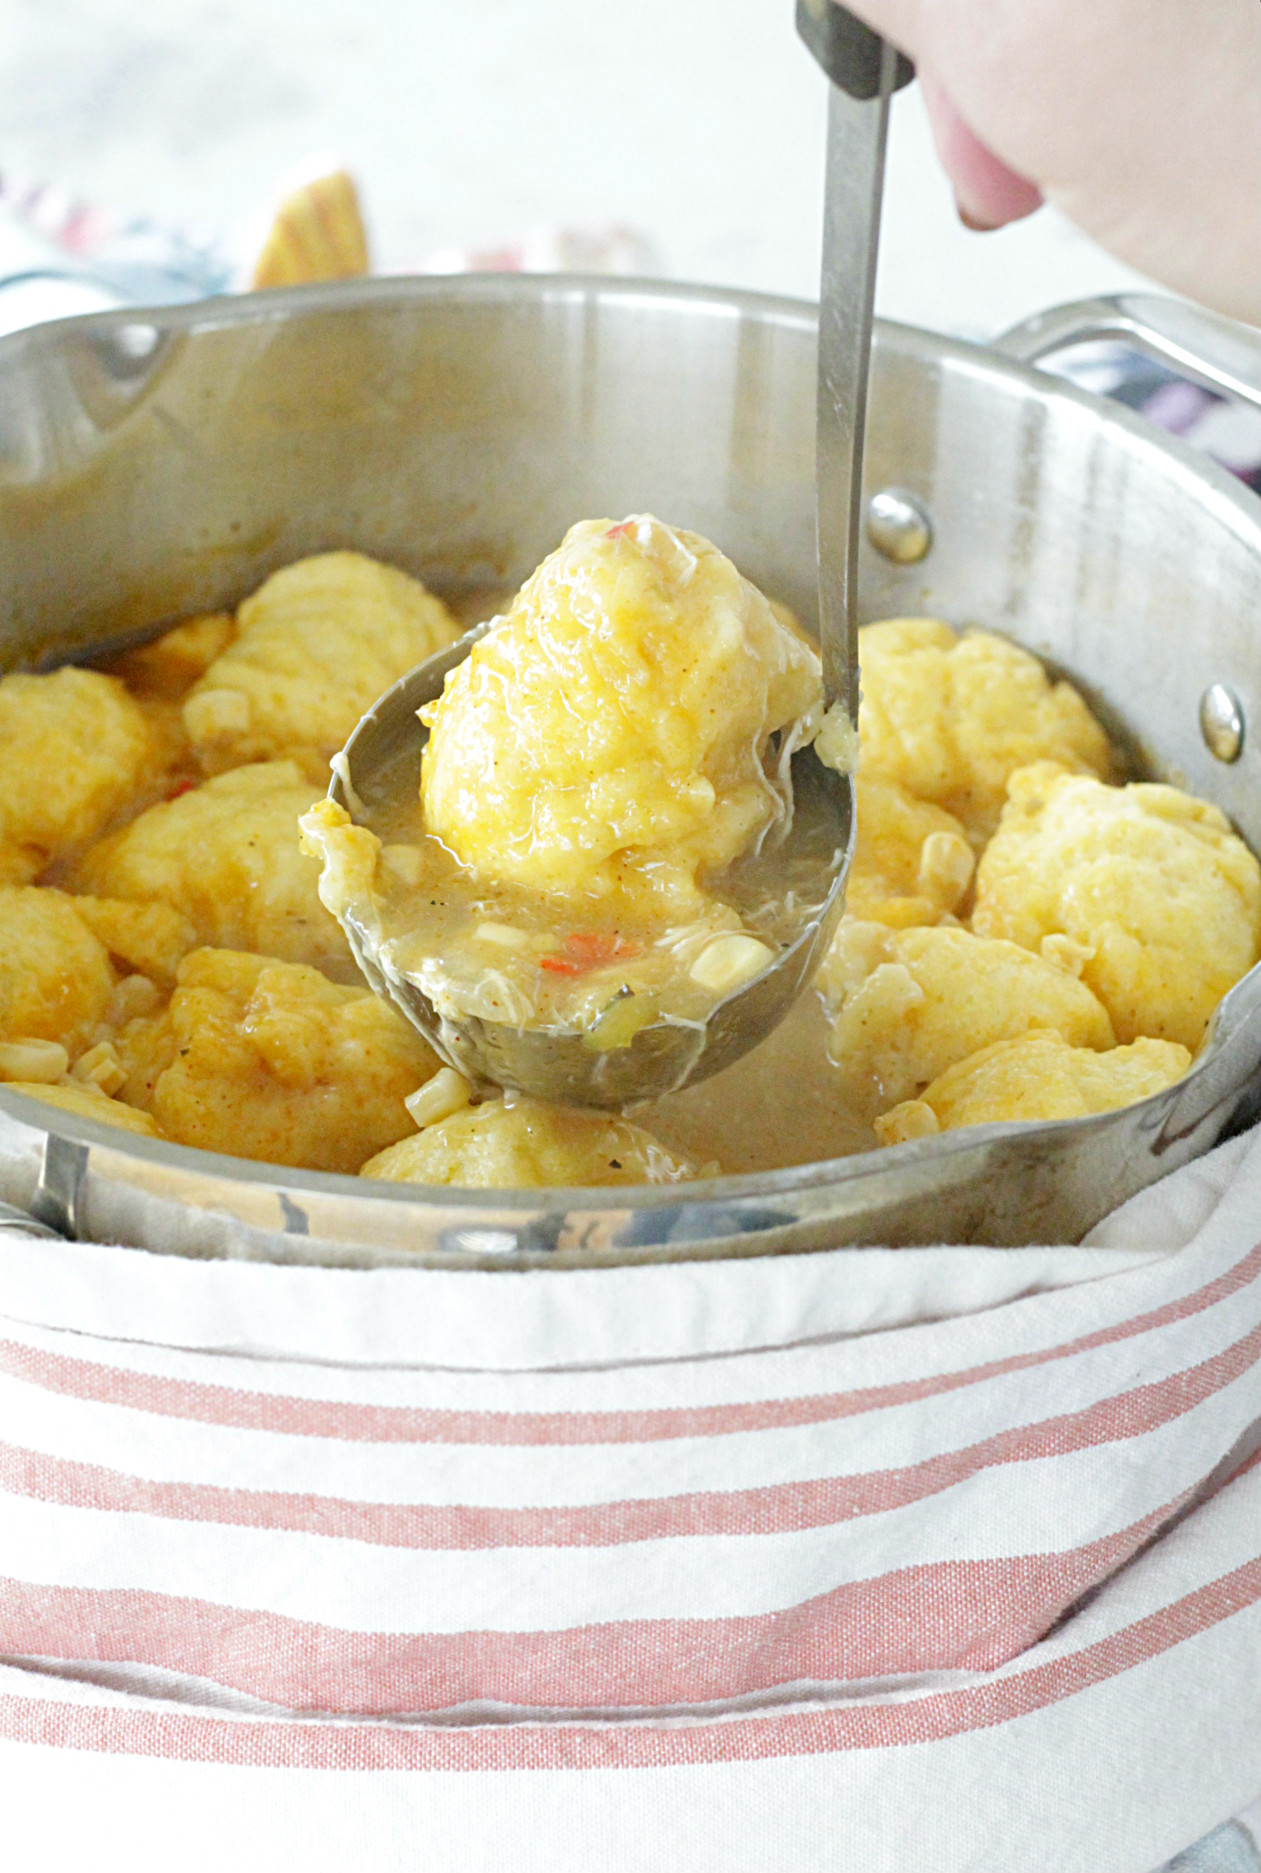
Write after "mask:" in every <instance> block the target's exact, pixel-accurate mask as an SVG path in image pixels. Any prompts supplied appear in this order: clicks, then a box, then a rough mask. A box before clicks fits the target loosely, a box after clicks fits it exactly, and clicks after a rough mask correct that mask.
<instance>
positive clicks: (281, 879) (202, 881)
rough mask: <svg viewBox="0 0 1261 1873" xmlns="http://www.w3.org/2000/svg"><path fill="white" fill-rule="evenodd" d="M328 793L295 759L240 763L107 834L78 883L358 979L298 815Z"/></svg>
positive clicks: (216, 944) (211, 934) (212, 933)
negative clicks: (301, 837) (161, 907)
mask: <svg viewBox="0 0 1261 1873" xmlns="http://www.w3.org/2000/svg"><path fill="white" fill-rule="evenodd" d="M322 798H323V790H322V789H321V788H319V787H316V786H313V785H311V783H310V782H308V781H306V780H304V779H303V778H302V774H301V772H300V770H299V769H298V767H297V766H296V765H295V764H294V763H293V762H292V761H264V762H259V763H257V764H255V765H252V766H249V767H239V768H235V769H233V771H232V772H231V773H228V774H220V775H218V776H217V777H216V778H215V779H214V780H209V781H206V782H205V783H204V785H202V786H200V787H196V788H194V789H192V791H191V792H189V793H185V794H181V795H180V796H179V798H178V799H175V800H168V801H164V802H163V803H162V804H161V805H159V806H153V807H150V808H149V810H148V811H147V812H145V813H141V814H140V815H139V817H138V818H136V819H134V820H132V822H131V823H130V825H128V826H124V827H123V828H122V829H121V831H119V832H116V833H113V834H111V835H110V836H109V837H108V838H106V839H103V840H101V841H100V843H99V844H98V845H96V846H94V847H92V849H91V850H90V851H89V852H88V853H86V855H85V856H84V858H83V859H82V861H81V862H80V864H79V865H78V866H77V868H76V870H75V872H74V874H73V878H72V882H73V884H74V886H75V888H76V889H77V890H82V891H86V892H89V893H92V894H94V895H97V896H101V897H111V898H130V899H133V900H138V901H140V902H155V901H156V902H159V903H163V904H168V905H171V906H172V907H173V908H174V909H175V910H177V911H178V912H179V913H180V914H181V916H183V917H186V918H187V919H188V920H189V922H190V923H191V925H192V927H193V930H194V932H195V936H196V941H197V942H198V943H200V944H203V945H209V946H211V947H213V948H217V949H241V950H255V951H258V952H259V953H260V954H261V955H264V956H274V957H277V958H279V959H280V960H282V961H285V962H303V963H310V964H312V965H313V966H314V967H316V968H322V969H327V970H331V971H332V972H333V973H335V974H338V975H340V976H344V977H345V978H347V979H349V980H357V979H358V978H357V976H356V975H355V971H354V965H353V963H352V962H351V959H350V952H349V950H348V949H347V947H346V940H345V938H344V937H343V936H342V933H341V931H340V929H339V928H338V926H337V922H336V920H335V918H333V917H331V916H330V915H329V913H328V912H327V911H326V910H325V909H324V906H323V905H322V904H321V903H320V899H319V867H318V866H317V865H315V864H314V863H313V862H312V861H311V860H310V859H309V858H306V857H305V856H304V855H303V854H302V853H301V852H300V851H299V849H298V816H299V814H301V813H304V812H305V811H306V810H307V808H308V807H310V806H312V805H314V803H315V802H316V801H317V800H319V799H322Z"/></svg>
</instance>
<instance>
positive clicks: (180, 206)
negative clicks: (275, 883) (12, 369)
mask: <svg viewBox="0 0 1261 1873" xmlns="http://www.w3.org/2000/svg"><path fill="white" fill-rule="evenodd" d="M824 90H825V86H824V81H823V79H822V75H821V74H820V73H819V72H818V70H817V69H816V68H815V66H814V65H813V64H812V62H811V60H810V59H809V57H808V55H807V54H806V53H805V51H804V49H803V48H802V47H801V46H800V45H799V43H798V41H797V38H796V35H795V32H794V30H793V24H792V5H791V0H621V3H620V4H609V3H608V0H606V3H605V4H603V5H599V4H597V5H592V4H590V0H465V3H464V4H461V0H0V169H3V170H4V171H5V172H6V173H8V174H13V173H18V174H21V175H24V176H26V177H28V178H39V179H44V180H53V181H56V182H59V183H61V184H63V185H64V186H66V187H67V188H68V189H69V190H71V191H72V192H73V193H77V194H79V195H82V196H85V197H87V198H88V199H91V200H96V201H101V202H105V203H108V204H111V205H113V206H115V207H117V208H119V209H123V210H135V211H137V212H143V213H148V214H151V215H154V216H157V217H160V218H162V219H164V220H168V221H172V222H175V223H177V224H186V223H189V222H193V223H196V224H199V225H201V226H203V227H208V228H211V229H217V230H222V231H225V232H228V231H235V232H236V236H237V238H239V235H240V229H241V227H242V224H243V223H245V222H246V221H247V220H248V219H249V217H250V216H251V214H254V215H256V214H257V212H258V210H259V208H260V204H261V203H262V202H263V201H265V200H266V199H267V198H268V197H269V195H271V194H273V193H274V191H275V188H276V186H277V184H278V183H279V181H280V179H281V177H282V176H283V175H284V173H285V172H286V171H287V170H288V169H290V168H291V166H292V165H294V164H296V163H301V162H303V161H305V160H306V159H308V158H311V157H313V156H315V155H317V154H319V153H321V152H325V151H327V152H329V153H331V154H332V155H334V156H337V157H339V158H341V159H342V160H343V161H344V162H345V163H346V164H347V165H348V166H349V167H350V168H351V170H352V171H353V173H354V174H355V175H356V177H357V179H358V180H359V182H360V185H361V190H362V194H363V197H364V201H365V205H366V209H367V213H368V216H369V218H370V221H371V231H372V235H373V243H374V250H375V258H376V261H377V264H378V265H379V266H381V267H383V268H387V269H390V270H408V269H411V268H413V267H415V266H417V265H419V264H421V263H423V262H424V261H425V260H426V258H427V257H428V256H430V255H431V254H432V253H433V252H434V251H435V250H437V249H442V248H449V247H451V246H462V247H468V246H475V247H491V246H495V245H498V244H501V243H504V242H509V241H512V240H514V239H516V238H518V237H520V236H522V235H525V234H528V233H529V232H530V231H531V230H533V229H537V228H540V227H547V226H556V225H558V224H559V225H562V226H569V227H576V228H588V227H597V226H600V225H602V224H606V223H609V222H620V223H624V224H626V225H628V226H629V227H631V228H633V229H634V230H635V231H636V232H637V233H639V234H641V235H642V236H644V237H645V238H646V239H647V241H648V242H649V244H650V246H651V248H652V250H653V252H654V254H655V256H656V260H657V269H656V270H658V271H660V272H662V273H666V274H669V275H671V276H674V277H678V278H687V279H696V280H705V281H711V282H717V283H723V284H731V285H739V286H747V287H755V288H760V289H763V290H767V291H772V292H784V293H792V294H798V295H802V296H808V297H813V296H814V294H815V287H816V279H817V270H818V247H819V223H820V211H821V197H822V163H823V132H824ZM1136 281H1137V276H1136V275H1134V274H1133V273H1131V272H1130V271H1129V270H1128V269H1127V268H1125V267H1123V266H1121V265H1120V264H1119V263H1117V262H1115V261H1113V260H1112V259H1110V258H1109V257H1108V256H1107V255H1106V254H1104V253H1102V252H1101V251H1100V249H1099V248H1097V247H1096V246H1094V245H1093V243H1091V242H1090V241H1088V240H1087V239H1086V238H1085V237H1084V236H1082V235H1080V234H1078V233H1077V232H1076V230H1075V229H1073V228H1072V227H1070V226H1069V225H1068V224H1067V223H1066V222H1065V221H1063V220H1062V219H1061V218H1059V217H1058V216H1056V215H1054V214H1052V213H1050V212H1049V211H1043V212H1042V213H1041V214H1039V215H1038V216H1036V217H1035V218H1034V219H1033V220H1031V221H1028V222H1025V223H1022V224H1021V225H1019V226H1017V227H1013V228H1011V229H1008V230H1004V231H1003V232H1002V233H999V234H990V235H983V234H970V233H968V232H967V231H966V230H965V229H964V228H963V227H962V226H961V225H960V224H959V222H958V221H957V219H956V217H955V215H954V211H953V205H952V202H951V198H950V194H949V190H948V188H947V186H946V184H945V182H944V180H943V178H942V177H941V175H940V173H939V171H938V169H937V166H936V163H935V160H934V158H933V155H932V150H931V142H930V138H929V133H928V128H927V124H926V122H925V119H924V114H923V109H922V106H921V104H920V101H919V96H918V92H917V90H915V89H912V90H911V91H910V92H908V93H905V94H903V96H902V97H900V98H899V99H898V101H897V104H896V105H895V119H894V131H893V138H892V144H891V150H890V175H889V191H888V205H887V210H886V221H885V237H884V247H883V256H882V267H881V280H880V291H879V305H880V310H881V311H882V312H884V313H885V314H886V315H887V316H889V317H893V318H900V319H907V320H910V321H913V322H915V323H918V324H923V325H928V326H932V327H935V328H937V329H939V330H944V331H954V332H960V333H965V334H969V335H977V336H983V335H989V334H991V333H993V332H995V331H998V330H1001V329H1002V328H1003V327H1004V326H1005V325H1007V324H1009V323H1011V322H1013V321H1014V320H1015V319H1017V318H1020V317H1022V316H1024V315H1025V314H1027V313H1029V312H1031V311H1034V310H1037V309H1038V308H1040V307H1042V306H1045V305H1049V304H1052V303H1054V302H1056V301H1057V300H1063V299H1068V298H1073V297H1077V296H1080V295H1084V294H1087V293H1092V292H1098V291H1115V290H1118V289H1120V288H1121V287H1123V286H1126V285H1132V284H1135V283H1136Z"/></svg>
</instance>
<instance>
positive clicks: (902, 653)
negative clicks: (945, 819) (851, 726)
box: [858, 618, 1111, 843]
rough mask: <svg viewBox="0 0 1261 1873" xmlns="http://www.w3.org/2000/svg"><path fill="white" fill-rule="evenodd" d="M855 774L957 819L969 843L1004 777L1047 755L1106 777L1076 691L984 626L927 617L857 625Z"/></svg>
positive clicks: (984, 823)
mask: <svg viewBox="0 0 1261 1873" xmlns="http://www.w3.org/2000/svg"><path fill="white" fill-rule="evenodd" d="M858 649H859V657H860V660H861V664H862V707H861V709H860V711H859V718H858V731H859V736H860V738H861V742H862V759H863V771H864V772H865V773H866V774H867V775H869V776H874V777H875V778H878V779H880V780H892V781H896V782H897V783H898V784H899V786H902V787H905V789H906V791H907V792H908V793H911V794H914V795H915V797H916V799H918V800H932V801H935V802H936V804H937V805H938V806H942V807H945V809H946V811H947V812H949V813H953V814H954V816H955V818H956V819H959V820H962V821H963V824H964V825H965V826H966V827H967V829H968V832H969V834H970V835H971V837H972V838H973V839H974V841H976V842H978V843H980V842H982V841H984V840H985V839H986V838H988V837H989V835H990V833H991V832H993V830H994V827H995V826H996V825H997V823H998V815H999V813H1000V811H1001V809H1002V804H1003V797H1004V790H1005V788H1006V785H1007V777H1008V775H1009V774H1011V773H1012V771H1013V770H1014V769H1015V768H1018V767H1024V766H1026V765H1027V763H1029V762H1030V761H1038V760H1042V759H1044V758H1046V759H1049V760H1055V761H1060V762H1062V763H1063V765H1064V766H1065V767H1069V768H1073V769H1077V770H1080V771H1084V772H1086V773H1091V774H1097V775H1101V776H1103V777H1105V778H1106V777H1107V776H1108V775H1109V774H1110V772H1111V753H1110V750H1109V747H1108V738H1107V736H1106V735H1105V734H1104V731H1103V729H1102V728H1101V726H1100V725H1099V723H1098V722H1097V721H1096V720H1095V718H1094V716H1093V715H1092V714H1091V713H1090V710H1089V709H1088V708H1087V707H1086V704H1085V703H1084V702H1083V701H1082V698H1081V697H1080V696H1079V695H1078V693H1077V691H1076V690H1075V689H1073V688H1072V686H1071V685H1070V684H1068V683H1054V682H1052V680H1051V679H1050V677H1048V675H1047V673H1046V671H1045V670H1044V669H1043V668H1042V665H1041V664H1040V663H1039V662H1038V660H1037V658H1036V657H1033V656H1031V655H1030V654H1029V652H1028V651H1027V650H1022V649H1021V648H1020V646H1019V645H1017V644H1012V643H1010V642H1008V640H1007V639H1006V638H1002V637H995V636H994V635H993V634H992V633H991V632H989V631H969V632H967V634H966V635H965V636H962V637H959V636H957V635H956V634H955V632H954V631H952V630H951V629H950V626H949V625H947V624H942V623H941V622H940V620H938V619H936V618H889V619H886V620H884V622H882V623H880V624H869V625H867V626H866V628H865V629H864V630H862V631H861V632H860V633H859V639H858Z"/></svg>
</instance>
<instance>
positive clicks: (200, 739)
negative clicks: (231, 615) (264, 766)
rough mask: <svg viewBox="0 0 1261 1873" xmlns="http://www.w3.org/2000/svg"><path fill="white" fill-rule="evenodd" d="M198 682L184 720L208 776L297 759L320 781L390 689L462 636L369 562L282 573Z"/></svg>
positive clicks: (316, 562) (338, 559) (326, 561)
mask: <svg viewBox="0 0 1261 1873" xmlns="http://www.w3.org/2000/svg"><path fill="white" fill-rule="evenodd" d="M236 623H237V632H236V637H235V639H234V640H233V641H232V642H231V643H230V644H228V646H227V648H226V649H225V650H224V651H223V652H222V653H221V654H220V655H219V656H217V657H216V658H215V659H214V661H213V663H211V664H210V666H209V667H208V669H207V670H206V672H205V674H204V675H203V676H202V677H200V678H199V680H198V681H197V682H196V683H195V684H194V685H193V687H192V689H191V690H190V691H189V694H188V697H187V699H186V700H185V703H184V722H185V725H186V727H187V729H188V734H189V738H190V740H191V741H192V743H193V746H194V747H195V748H196V749H197V752H198V754H199V755H200V757H201V760H202V762H203V764H204V765H205V766H206V767H207V768H208V769H209V770H210V771H212V772H215V771H218V770H221V769H223V768H228V767H235V766H237V765H239V764H240V763H242V762H246V761H265V760H270V759H273V758H275V757H278V756H284V755H290V756H293V757H294V758H295V759H298V760H300V761H301V762H302V763H303V765H304V767H305V768H306V769H307V770H308V771H310V772H312V773H314V771H315V770H316V768H318V767H319V766H320V764H322V763H327V761H328V760H329V757H330V756H331V755H334V754H335V753H336V752H337V750H338V749H339V748H340V747H341V746H342V744H343V742H345V741H346V740H347V739H348V737H349V736H350V733H351V731H352V729H353V728H354V726H355V724H356V722H357V721H358V720H359V718H360V716H361V715H363V714H364V712H365V711H366V710H367V709H369V708H370V707H371V706H372V704H373V703H374V702H375V701H376V699H377V697H378V696H380V695H381V694H382V693H383V692H384V691H385V690H387V689H388V688H389V687H390V685H391V683H394V682H396V681H397V680H398V678H399V677H400V676H404V675H406V673H407V671H408V670H410V669H412V667H413V666H414V665H415V664H418V663H423V662H424V660H425V658H426V657H430V656H432V655H433V653H434V651H436V650H441V649H442V648H443V646H444V645H445V644H450V643H453V642H454V640H455V639H456V638H457V637H458V636H459V635H460V627H459V625H458V624H457V623H456V621H455V619H454V618H453V617H452V616H451V614H450V612H449V611H448V610H447V608H446V606H445V605H444V604H443V603H442V602H441V600H439V599H437V598H434V597H433V596H432V594H431V593H429V592H427V591H426V590H425V588H424V586H423V585H422V584H421V583H420V581H419V580H418V579H412V578H409V577H408V575H407V574H406V573H405V572H399V571H398V570H397V569H396V568H395V567H393V566H385V565H382V564H381V562H380V561H379V560H375V559H369V558H367V556H366V555H365V554H363V553H318V554H316V555H315V556H314V557H312V558H310V559H299V560H297V561H296V562H295V563H294V564H293V565H292V566H286V567H285V568H284V569H283V570H282V571H280V572H275V573H273V574H272V576H271V578H270V579H268V580H266V581H265V583H264V584H262V585H261V586H260V587H259V588H258V590H257V592H255V593H254V595H253V596H252V597H251V598H247V599H246V600H245V603H244V604H243V605H242V606H241V607H240V609H239V611H238V612H237V617H236Z"/></svg>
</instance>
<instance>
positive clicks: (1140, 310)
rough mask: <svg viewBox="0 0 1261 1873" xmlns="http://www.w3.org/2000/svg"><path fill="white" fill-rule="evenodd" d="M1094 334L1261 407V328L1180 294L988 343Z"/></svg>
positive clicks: (1009, 347)
mask: <svg viewBox="0 0 1261 1873" xmlns="http://www.w3.org/2000/svg"><path fill="white" fill-rule="evenodd" d="M803 4H804V0H803ZM1099 339H1111V340H1114V341H1116V342H1119V343H1121V344H1126V345H1131V346H1132V347H1133V348H1134V350H1136V351H1141V352H1144V353H1145V354H1146V355H1147V356H1148V357H1151V358H1155V359H1156V360H1157V361H1158V362H1159V363H1161V364H1167V365H1169V366H1170V368H1171V369H1172V370H1175V371H1177V372H1178V373H1179V374H1180V375H1181V376H1183V377H1186V378H1189V379H1190V380H1191V382H1192V383H1196V384H1202V385H1203V386H1204V387H1205V389H1206V390H1216V391H1219V392H1221V393H1222V394H1223V395H1225V396H1228V397H1237V398H1238V399H1239V400H1240V402H1242V403H1248V404H1251V405H1252V407H1253V408H1254V409H1258V410H1261V330H1258V329H1257V327H1256V326H1253V325H1241V324H1239V323H1238V322H1237V321H1236V320H1234V319H1226V318H1223V317H1222V316H1221V315H1220V314H1219V313H1216V312H1208V311H1206V310H1205V308H1204V307H1203V306H1196V305H1192V304H1191V303H1190V302H1189V301H1188V300H1185V299H1167V298H1164V297H1163V296H1161V295H1159V294H1157V293H1111V294H1107V295H1103V296H1101V297H1099V298H1098V299H1078V300H1074V301H1072V303H1071V304H1069V305H1065V306H1052V307H1051V308H1050V310H1049V311H1046V312H1039V313H1037V314H1035V316H1034V317H1033V318H1031V319H1024V320H1022V321H1021V323H1020V324H1019V325H1013V326H1012V328H1011V330H1010V331H1007V332H1003V333H1002V334H1001V336H1000V337H998V338H996V339H994V341H993V349H994V350H995V351H997V352H999V353H1000V355H1001V356H1003V357H1006V358H1012V359H1014V360H1015V362H1016V363H1018V364H1038V363H1040V362H1041V360H1042V359H1043V358H1049V357H1051V356H1052V355H1053V354H1054V353H1055V352H1057V351H1067V350H1068V349H1069V348H1070V347H1071V346H1073V345H1084V344H1091V343H1093V342H1095V341H1097V340H1099Z"/></svg>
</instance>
